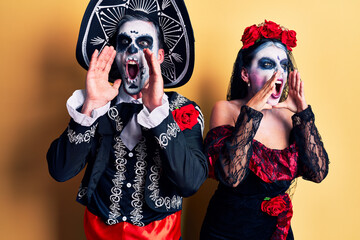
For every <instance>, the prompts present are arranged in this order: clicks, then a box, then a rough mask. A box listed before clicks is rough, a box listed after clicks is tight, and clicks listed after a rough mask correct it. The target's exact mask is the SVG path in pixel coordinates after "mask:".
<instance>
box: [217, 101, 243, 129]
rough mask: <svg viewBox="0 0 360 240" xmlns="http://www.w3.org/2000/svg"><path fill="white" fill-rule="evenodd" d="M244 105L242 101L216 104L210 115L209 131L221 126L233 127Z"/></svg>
mask: <svg viewBox="0 0 360 240" xmlns="http://www.w3.org/2000/svg"><path fill="white" fill-rule="evenodd" d="M244 104H245V103H244V101H243V100H231V101H226V100H222V101H218V102H216V103H215V104H214V107H213V109H212V113H211V118H210V129H212V128H215V127H218V126H223V125H230V126H235V122H236V119H237V117H238V115H239V113H240V109H241V107H242V106H243V105H244Z"/></svg>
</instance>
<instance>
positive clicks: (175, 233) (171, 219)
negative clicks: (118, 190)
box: [84, 208, 181, 240]
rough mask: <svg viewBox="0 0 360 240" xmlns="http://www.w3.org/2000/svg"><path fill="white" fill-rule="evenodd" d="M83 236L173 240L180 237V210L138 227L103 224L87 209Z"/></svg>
mask: <svg viewBox="0 0 360 240" xmlns="http://www.w3.org/2000/svg"><path fill="white" fill-rule="evenodd" d="M84 229H85V235H86V238H87V239H88V240H106V239H111V240H153V239H157V240H174V239H180V237H181V210H180V211H178V212H176V213H174V214H171V215H169V216H167V217H166V218H164V219H162V220H158V221H154V222H151V223H149V224H148V225H146V226H144V227H138V226H135V225H133V224H131V223H128V222H121V223H118V224H115V225H107V224H105V223H104V222H103V221H102V220H101V219H100V217H98V216H96V215H94V214H92V213H91V212H90V211H89V210H88V209H87V208H86V209H85V216H84Z"/></svg>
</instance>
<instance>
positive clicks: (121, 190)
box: [47, 0, 207, 240]
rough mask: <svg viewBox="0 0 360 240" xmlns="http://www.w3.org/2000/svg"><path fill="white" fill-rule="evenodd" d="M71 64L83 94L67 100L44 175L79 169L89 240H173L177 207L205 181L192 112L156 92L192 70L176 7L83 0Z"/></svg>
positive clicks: (168, 2) (163, 1) (59, 176)
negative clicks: (64, 123)
mask: <svg viewBox="0 0 360 240" xmlns="http://www.w3.org/2000/svg"><path fill="white" fill-rule="evenodd" d="M76 56H77V60H78V62H79V63H80V64H81V66H83V67H84V68H85V69H87V70H88V72H87V77H86V89H85V90H77V91H75V92H74V94H73V95H72V96H71V97H70V98H69V100H68V101H67V108H68V111H69V114H70V116H71V120H70V123H69V125H68V127H67V129H66V130H65V132H64V133H63V134H62V135H61V136H60V137H59V138H58V139H56V140H55V141H54V142H53V143H52V144H51V146H50V149H49V151H48V154H47V159H48V165H49V171H50V174H51V176H52V177H53V178H55V179H56V180H57V181H66V180H68V179H70V178H72V177H74V176H75V175H77V174H78V173H79V172H80V171H81V170H82V169H83V168H84V167H85V165H87V167H86V171H85V175H84V177H83V180H82V182H81V186H80V189H79V192H78V195H77V201H78V202H80V203H81V204H83V205H85V206H86V209H85V218H84V227H85V234H86V237H87V238H88V239H124V240H130V239H181V231H180V222H181V220H180V217H181V208H182V198H183V197H188V196H190V195H192V194H194V193H195V192H196V191H197V190H198V188H199V187H200V186H201V184H202V183H203V182H204V181H205V179H206V177H207V163H206V158H205V156H204V155H203V153H202V132H203V127H204V122H203V116H202V113H201V111H200V108H199V107H198V106H197V105H196V103H195V102H193V101H190V100H189V99H187V98H185V97H183V96H181V95H180V94H178V93H176V92H169V93H164V87H165V88H166V87H178V86H181V85H183V84H185V83H186V82H187V81H188V80H189V79H190V77H191V74H192V70H193V64H194V37H193V32H192V28H191V23H190V19H189V16H188V14H187V10H186V7H185V4H184V2H183V1H182V0H179V1H175V0H126V1H125V0H123V1H121V0H103V1H101V0H91V1H90V3H89V5H88V7H87V9H86V12H85V15H84V18H83V21H82V24H81V28H80V34H79V39H78V45H77V50H76ZM109 81H110V82H112V83H109Z"/></svg>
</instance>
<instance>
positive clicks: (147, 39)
mask: <svg viewBox="0 0 360 240" xmlns="http://www.w3.org/2000/svg"><path fill="white" fill-rule="evenodd" d="M135 41H136V44H137V45H138V46H139V48H141V49H144V48H149V49H150V50H152V46H153V38H152V37H151V36H140V37H138V38H137V39H136V40H135Z"/></svg>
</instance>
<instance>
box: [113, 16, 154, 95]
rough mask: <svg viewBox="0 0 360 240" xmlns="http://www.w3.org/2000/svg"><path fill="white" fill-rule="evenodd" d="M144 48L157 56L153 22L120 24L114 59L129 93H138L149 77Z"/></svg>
mask: <svg viewBox="0 0 360 240" xmlns="http://www.w3.org/2000/svg"><path fill="white" fill-rule="evenodd" d="M145 48H148V49H150V50H151V51H152V52H153V53H155V55H156V56H157V54H158V50H159V42H158V37H157V34H156V29H155V27H154V25H153V23H151V22H146V21H142V20H132V21H128V22H125V23H124V24H122V25H121V27H120V28H119V34H118V36H117V45H116V57H115V61H116V65H117V67H118V69H119V72H120V74H121V79H122V82H123V86H124V88H125V91H126V92H127V93H128V94H130V95H136V94H138V93H139V92H140V91H141V89H142V88H143V87H144V85H145V83H146V82H147V81H148V79H149V67H148V65H147V62H146V59H145V56H144V52H143V50H144V49H145Z"/></svg>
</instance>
